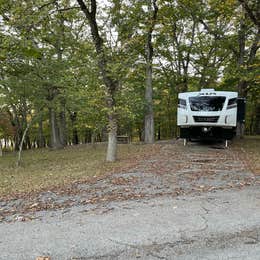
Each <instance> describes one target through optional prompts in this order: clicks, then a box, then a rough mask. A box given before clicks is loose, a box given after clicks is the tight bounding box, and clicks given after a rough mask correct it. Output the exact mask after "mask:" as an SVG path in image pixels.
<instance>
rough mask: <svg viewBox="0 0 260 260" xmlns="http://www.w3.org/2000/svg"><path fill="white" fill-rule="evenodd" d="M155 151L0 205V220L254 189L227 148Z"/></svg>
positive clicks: (257, 180) (258, 180)
mask: <svg viewBox="0 0 260 260" xmlns="http://www.w3.org/2000/svg"><path fill="white" fill-rule="evenodd" d="M156 145H158V146H160V149H159V152H158V153H157V154H155V155H152V156H151V157H149V158H148V159H147V160H145V161H140V162H138V163H137V166H136V167H135V168H133V169H131V170H130V171H128V172H122V173H117V174H110V175H107V176H105V177H100V178H94V179H93V180H91V181H89V182H87V183H86V182H85V183H74V184H72V185H71V186H69V187H64V188H63V189H60V190H54V191H45V192H42V193H39V194H37V195H34V196H26V197H24V198H18V199H12V200H9V201H0V221H1V222H12V221H28V220H31V219H35V218H41V217H42V216H43V214H44V213H43V212H44V211H45V210H53V211H54V212H55V210H57V209H63V212H64V213H66V212H69V211H70V208H71V207H73V206H78V205H84V210H85V211H86V212H91V211H100V212H101V213H102V212H106V211H109V210H112V209H113V207H112V206H111V205H112V204H113V202H115V201H122V200H131V199H135V200H144V199H148V198H152V197H156V196H165V195H168V196H178V195H186V194H194V195H199V194H201V193H202V192H209V191H211V192H214V191H216V190H221V189H230V188H236V189H238V188H239V189H242V188H243V187H245V186H249V185H259V184H260V176H255V175H254V174H253V173H251V172H250V170H249V169H248V168H247V166H246V163H245V162H244V161H243V160H242V155H241V154H240V153H239V152H238V151H236V150H235V149H233V148H232V147H229V148H227V149H216V148H222V146H212V145H209V144H198V143H189V144H188V146H185V147H184V146H183V145H182V143H181V142H180V141H176V142H164V143H159V144H156Z"/></svg>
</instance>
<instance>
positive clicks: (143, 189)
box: [0, 142, 260, 260]
mask: <svg viewBox="0 0 260 260" xmlns="http://www.w3.org/2000/svg"><path fill="white" fill-rule="evenodd" d="M158 145H159V146H160V150H159V152H158V154H156V155H153V156H151V157H150V158H149V159H147V160H146V161H142V162H140V163H138V164H137V165H136V167H135V168H133V169H131V171H129V172H124V173H118V174H114V175H109V176H106V177H104V178H98V179H96V180H94V181H93V182H92V183H76V184H74V185H73V186H72V187H70V188H68V190H66V191H62V192H61V191H59V192H58V191H57V192H55V191H47V192H44V193H40V194H38V195H37V196H35V197H32V198H28V197H27V198H17V199H13V200H9V201H0V220H1V223H0V235H1V236H0V259H3V260H7V259H8V260H20V259H21V260H23V259H24V260H25V259H26V260H31V259H32V260H33V259H34V260H35V259H36V257H37V256H41V255H42V256H50V257H51V259H52V260H61V259H62V260H63V259H64V260H67V259H70V260H72V259H74V260H76V259H77V260H80V259H81V260H83V259H192V260H193V259H200V260H201V259H254V260H257V259H260V185H259V184H260V178H259V176H258V175H256V174H253V173H252V172H250V171H249V170H248V168H247V165H246V163H245V162H243V160H241V156H240V155H239V153H238V152H237V151H236V150H234V149H232V147H231V148H229V149H218V148H220V147H216V146H212V145H201V144H189V146H188V147H183V146H182V145H181V143H180V142H174V143H161V144H158Z"/></svg>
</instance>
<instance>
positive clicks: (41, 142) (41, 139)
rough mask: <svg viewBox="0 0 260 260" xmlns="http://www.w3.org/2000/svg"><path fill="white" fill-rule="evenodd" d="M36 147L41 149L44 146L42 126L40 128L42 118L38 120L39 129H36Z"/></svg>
mask: <svg viewBox="0 0 260 260" xmlns="http://www.w3.org/2000/svg"><path fill="white" fill-rule="evenodd" d="M37 139H38V140H37V146H38V148H43V147H44V146H45V142H44V135H43V126H42V118H40V119H39V128H38V138H37Z"/></svg>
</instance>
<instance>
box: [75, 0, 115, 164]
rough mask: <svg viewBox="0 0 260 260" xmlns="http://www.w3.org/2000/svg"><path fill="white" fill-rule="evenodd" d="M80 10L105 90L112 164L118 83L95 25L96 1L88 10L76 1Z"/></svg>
mask: <svg viewBox="0 0 260 260" xmlns="http://www.w3.org/2000/svg"><path fill="white" fill-rule="evenodd" d="M77 2H78V4H79V6H80V8H81V10H82V11H83V13H84V14H85V16H86V18H87V20H88V22H89V25H90V29H91V35H92V39H93V42H94V44H95V49H96V53H97V59H98V66H99V70H100V73H101V76H102V79H103V82H104V84H105V86H106V88H107V94H108V95H107V107H108V121H109V123H108V131H109V133H108V147H107V161H110V162H113V161H115V160H116V153H117V119H116V111H115V106H116V103H115V94H116V90H117V88H118V81H117V79H115V78H114V77H112V75H111V73H109V67H108V56H107V54H106V52H105V48H104V39H103V38H102V37H101V35H100V31H99V27H98V24H97V19H96V14H97V3H96V0H91V1H90V8H88V7H87V5H86V3H85V2H84V1H83V0H77Z"/></svg>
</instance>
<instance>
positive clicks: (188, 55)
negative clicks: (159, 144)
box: [0, 0, 260, 161]
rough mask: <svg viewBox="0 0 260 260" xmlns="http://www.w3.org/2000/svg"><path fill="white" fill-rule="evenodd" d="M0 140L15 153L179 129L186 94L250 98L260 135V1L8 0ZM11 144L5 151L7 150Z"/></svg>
mask: <svg viewBox="0 0 260 260" xmlns="http://www.w3.org/2000/svg"><path fill="white" fill-rule="evenodd" d="M0 10H1V12H0V34H1V37H0V42H1V49H0V64H1V66H0V139H1V145H2V147H3V148H4V149H6V150H19V148H22V146H23V149H31V148H42V147H51V148H53V149H58V148H62V147H65V146H66V145H73V144H79V143H91V142H95V141H107V140H108V150H107V151H108V152H107V160H108V161H114V160H115V159H116V137H117V135H127V136H129V137H130V138H131V139H132V140H143V141H145V142H146V143H153V142H154V139H156V140H160V139H166V138H172V137H175V136H176V135H177V128H176V110H177V101H178V100H177V94H178V93H179V92H183V91H193V90H199V89H201V88H215V89H216V90H230V91H238V92H239V94H240V96H242V97H246V98H247V117H246V133H247V134H250V135H251V134H252V135H255V134H260V77H259V75H260V74H259V72H260V69H259V58H260V57H259V52H258V49H259V39H260V20H259V17H260V13H259V12H260V2H259V1H257V0H226V1H221V0H200V1H193V0H175V1H171V0H132V1H127V0H122V1H120V0H107V1H102V0H99V1H96V0H85V1H83V0H77V1H69V0H51V1H50V0H26V1H12V0H6V1H0ZM0 150H1V149H0Z"/></svg>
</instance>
